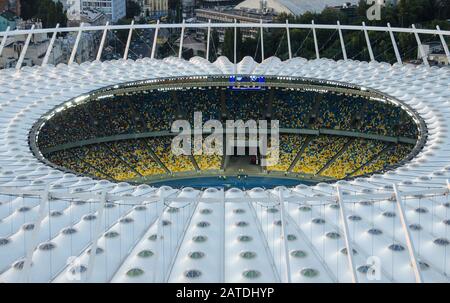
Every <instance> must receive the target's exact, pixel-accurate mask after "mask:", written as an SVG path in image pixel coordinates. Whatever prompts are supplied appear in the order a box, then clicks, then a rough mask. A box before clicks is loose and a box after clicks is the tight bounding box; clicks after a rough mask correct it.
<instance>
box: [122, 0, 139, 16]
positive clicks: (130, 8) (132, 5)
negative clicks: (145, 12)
mask: <svg viewBox="0 0 450 303" xmlns="http://www.w3.org/2000/svg"><path fill="white" fill-rule="evenodd" d="M126 6H127V8H126V9H127V16H126V18H127V19H133V18H134V17H136V16H139V15H140V14H141V11H142V9H141V6H140V5H139V3H137V2H136V1H134V0H127V2H126Z"/></svg>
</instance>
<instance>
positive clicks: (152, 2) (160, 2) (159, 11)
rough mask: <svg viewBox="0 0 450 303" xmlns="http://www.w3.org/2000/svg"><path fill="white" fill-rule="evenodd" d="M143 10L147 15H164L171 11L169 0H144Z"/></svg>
mask: <svg viewBox="0 0 450 303" xmlns="http://www.w3.org/2000/svg"><path fill="white" fill-rule="evenodd" d="M142 11H143V13H144V14H145V16H146V17H157V18H159V17H162V16H166V15H167V14H168V13H169V1H168V0H144V1H143V2H142Z"/></svg>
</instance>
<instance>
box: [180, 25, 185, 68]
mask: <svg viewBox="0 0 450 303" xmlns="http://www.w3.org/2000/svg"><path fill="white" fill-rule="evenodd" d="M184 29H185V25H184V19H183V24H182V26H181V36H180V49H179V50H178V58H180V59H181V55H182V54H183V40H184Z"/></svg>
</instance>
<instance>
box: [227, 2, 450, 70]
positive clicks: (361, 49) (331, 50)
mask: <svg viewBox="0 0 450 303" xmlns="http://www.w3.org/2000/svg"><path fill="white" fill-rule="evenodd" d="M367 8H368V5H367V4H366V1H365V0H361V1H360V3H359V6H358V8H357V9H356V17H355V16H352V17H350V16H349V14H346V13H345V12H344V11H339V10H336V9H333V8H327V9H325V10H324V11H322V12H321V13H311V12H307V13H305V14H303V15H301V16H293V15H285V14H282V15H279V16H278V17H277V19H276V20H275V21H274V22H277V23H284V22H285V21H286V19H287V20H288V21H289V23H298V24H309V23H311V22H312V21H313V20H314V22H315V23H316V24H336V22H337V21H340V23H341V24H350V25H352V24H354V25H361V23H362V22H363V21H364V22H365V23H366V24H367V25H369V26H370V25H373V26H377V25H378V26H386V24H387V23H388V22H389V23H390V24H391V26H393V27H396V26H398V27H409V26H411V24H415V25H416V27H418V28H420V27H422V28H431V29H435V28H436V25H439V26H440V27H441V29H446V30H448V29H450V22H449V21H448V20H449V19H450V1H449V0H399V1H398V5H396V6H395V5H392V4H388V5H387V6H386V7H384V8H383V9H382V12H381V17H382V19H381V20H379V21H377V20H374V21H369V20H367V17H366V11H367ZM342 33H343V37H344V41H345V49H346V52H347V57H348V58H351V59H355V60H364V61H368V60H369V59H370V57H369V51H368V49H367V43H366V39H365V36H364V33H363V32H357V31H345V30H344V31H342ZM233 34H234V30H228V31H227V32H226V34H225V42H224V45H223V48H222V54H223V55H226V56H228V58H229V59H230V61H233V41H234V40H233V39H234V38H233ZM259 34H260V33H259V31H258V33H257V35H255V38H247V39H244V40H243V41H241V42H238V43H241V44H240V45H242V47H238V49H239V55H238V57H239V58H242V57H243V56H246V55H248V56H253V57H255V59H256V60H260V59H261V55H260V53H261V50H260V47H261V44H260V41H259ZM289 34H290V38H291V50H292V53H293V55H294V56H300V57H304V58H308V59H311V58H315V57H316V53H315V47H314V39H313V34H312V31H311V30H309V29H291V30H290V32H289ZM316 34H317V41H318V47H319V52H320V56H321V57H326V58H333V59H335V60H339V59H342V58H343V54H342V48H341V43H340V40H339V34H338V31H337V30H317V31H316ZM395 38H396V41H397V44H398V48H399V51H400V53H401V55H402V58H404V59H406V60H408V59H416V58H417V43H416V40H415V37H414V35H412V34H408V33H401V34H396V35H395ZM369 39H370V41H371V45H372V49H373V53H374V56H375V59H376V60H378V61H386V62H391V63H394V62H395V61H396V58H395V53H394V51H393V47H392V43H391V39H390V36H389V34H388V33H385V32H374V31H370V32H369ZM433 40H439V37H432V36H427V37H423V39H422V42H427V41H433ZM238 41H239V39H238ZM449 42H450V41H449ZM255 54H256V56H255ZM264 55H265V58H268V57H270V56H277V57H279V58H281V59H283V60H285V59H288V57H289V55H288V46H287V34H286V30H285V29H281V28H280V29H270V30H264Z"/></svg>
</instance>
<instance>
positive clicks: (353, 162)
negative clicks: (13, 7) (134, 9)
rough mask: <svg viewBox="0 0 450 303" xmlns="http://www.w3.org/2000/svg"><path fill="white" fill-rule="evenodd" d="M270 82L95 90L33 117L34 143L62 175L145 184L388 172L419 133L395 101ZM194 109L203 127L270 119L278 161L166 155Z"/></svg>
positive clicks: (321, 178) (316, 178) (329, 177)
mask: <svg viewBox="0 0 450 303" xmlns="http://www.w3.org/2000/svg"><path fill="white" fill-rule="evenodd" d="M269 85H270V83H268V84H266V86H263V87H261V88H260V89H258V90H244V89H242V90H239V89H231V88H230V87H227V86H221V85H215V86H206V87H195V86H189V85H185V86H183V85H182V84H180V86H179V87H178V88H177V89H157V88H149V87H141V88H140V87H136V88H135V89H134V90H130V91H126V92H124V91H120V90H117V91H114V90H113V91H112V92H111V91H108V92H104V93H103V94H100V95H95V94H94V95H93V97H91V98H89V100H87V101H83V102H78V103H77V102H72V103H69V104H68V105H66V106H65V107H64V109H63V110H56V111H54V114H52V115H49V116H51V118H47V119H42V121H41V122H40V124H39V125H38V126H37V127H38V129H39V131H38V132H36V140H37V147H38V149H39V150H40V152H41V153H42V154H43V156H44V157H45V159H46V160H48V161H50V162H51V163H52V164H53V165H56V166H57V167H59V168H61V169H67V170H69V171H72V172H75V173H77V174H83V175H88V176H92V177H95V178H102V179H110V180H114V181H130V182H138V183H150V182H154V181H158V180H161V179H170V178H180V177H186V178H188V177H193V176H195V177H198V176H211V175H212V176H224V175H234V176H236V175H237V174H244V175H245V174H247V175H262V176H266V177H267V176H273V177H276V176H281V177H290V178H297V179H304V180H310V181H311V180H313V181H326V180H336V179H343V178H351V177H356V176H361V175H367V174H371V173H374V172H378V171H381V170H386V169H389V168H390V167H392V166H394V165H396V164H398V163H399V162H400V161H402V160H403V159H405V158H406V157H407V156H408V155H409V154H410V153H411V152H412V151H413V149H414V148H415V147H416V146H417V140H418V137H419V127H418V125H417V123H416V122H415V120H414V119H413V117H412V116H411V114H410V113H408V112H407V111H405V110H404V109H402V108H401V107H400V106H398V105H395V104H393V103H390V102H380V99H379V98H378V99H377V98H371V97H369V96H368V95H367V94H364V93H363V91H360V92H358V91H357V90H355V89H353V90H348V91H345V90H343V89H341V90H338V89H337V90H333V89H330V87H326V86H324V87H323V89H320V90H317V89H308V88H305V87H303V88H298V87H297V88H295V89H294V88H292V87H289V86H286V85H279V86H277V84H276V83H273V84H271V85H270V86H269ZM243 86H245V85H243ZM315 87H317V86H315ZM194 112H202V115H203V116H202V118H203V122H205V121H207V120H209V119H216V120H220V121H222V122H225V120H227V119H228V120H239V119H242V120H244V121H247V120H250V119H254V120H256V121H257V120H260V119H269V120H279V122H280V160H279V161H278V163H277V164H276V165H273V166H267V167H261V166H258V165H256V162H257V161H259V156H258V157H257V158H252V157H250V156H249V155H247V157H246V158H243V157H241V158H239V157H236V156H235V157H227V156H222V155H193V156H184V155H181V156H175V155H174V154H172V153H171V141H172V138H173V136H174V134H173V133H170V129H171V124H172V122H173V121H175V120H177V119H186V120H188V121H189V122H190V123H191V125H193V123H194V120H193V117H194ZM35 131H36V129H35ZM205 136H206V134H205Z"/></svg>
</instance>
